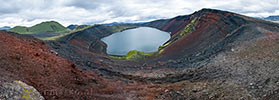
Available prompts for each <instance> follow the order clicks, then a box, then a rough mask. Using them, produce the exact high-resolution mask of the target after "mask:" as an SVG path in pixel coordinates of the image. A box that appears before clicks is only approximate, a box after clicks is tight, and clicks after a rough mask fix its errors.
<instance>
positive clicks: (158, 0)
mask: <svg viewBox="0 0 279 100" xmlns="http://www.w3.org/2000/svg"><path fill="white" fill-rule="evenodd" d="M0 2H1V4H0V27H1V26H17V25H21V26H32V25H34V24H37V23H40V22H42V21H47V20H55V21H59V22H60V23H62V24H63V25H65V26H67V25H69V24H94V23H110V22H141V21H148V20H154V19H160V18H171V17H175V16H178V15H186V14H191V13H193V12H194V11H197V10H200V9H202V8H215V9H221V10H228V11H233V12H236V13H240V14H244V15H248V16H254V17H266V16H269V15H279V2H278V0H245V1H244V0H229V1H228V0H5V1H4V0H0Z"/></svg>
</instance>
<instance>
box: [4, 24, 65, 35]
mask: <svg viewBox="0 0 279 100" xmlns="http://www.w3.org/2000/svg"><path fill="white" fill-rule="evenodd" d="M9 31H11V32H16V33H20V34H33V33H44V32H58V33H59V32H65V31H68V28H66V27H64V26H63V25H61V24H59V23H58V22H55V21H48V22H42V23H40V24H37V25H34V26H32V27H24V26H16V27H14V28H11V29H10V30H9Z"/></svg>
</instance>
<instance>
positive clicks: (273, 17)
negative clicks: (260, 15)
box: [264, 15, 279, 21]
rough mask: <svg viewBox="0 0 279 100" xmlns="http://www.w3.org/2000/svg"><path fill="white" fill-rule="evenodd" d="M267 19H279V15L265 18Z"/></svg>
mask: <svg viewBox="0 0 279 100" xmlns="http://www.w3.org/2000/svg"><path fill="white" fill-rule="evenodd" d="M264 19H265V20H270V21H279V15H278V16H269V17H266V18H264Z"/></svg>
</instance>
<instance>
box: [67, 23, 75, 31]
mask: <svg viewBox="0 0 279 100" xmlns="http://www.w3.org/2000/svg"><path fill="white" fill-rule="evenodd" d="M77 26H78V25H73V24H72V25H69V26H68V27H67V28H68V29H71V30H74V29H75V28H76V27H77Z"/></svg>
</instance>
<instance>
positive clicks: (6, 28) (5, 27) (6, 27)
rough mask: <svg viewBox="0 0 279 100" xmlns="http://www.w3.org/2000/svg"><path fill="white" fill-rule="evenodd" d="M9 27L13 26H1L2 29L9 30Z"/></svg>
mask: <svg viewBox="0 0 279 100" xmlns="http://www.w3.org/2000/svg"><path fill="white" fill-rule="evenodd" d="M9 29H11V27H10V26H4V27H0V30H9Z"/></svg>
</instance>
